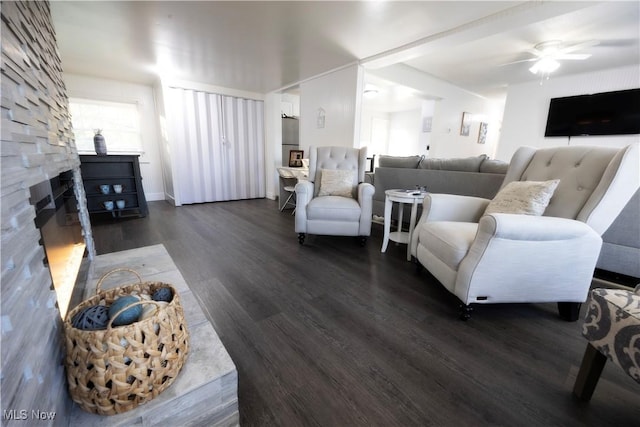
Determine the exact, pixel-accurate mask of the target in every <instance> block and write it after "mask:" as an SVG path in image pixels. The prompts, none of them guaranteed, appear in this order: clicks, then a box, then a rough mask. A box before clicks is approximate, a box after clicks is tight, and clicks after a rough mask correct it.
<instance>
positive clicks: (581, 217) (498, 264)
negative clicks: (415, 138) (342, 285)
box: [411, 143, 640, 321]
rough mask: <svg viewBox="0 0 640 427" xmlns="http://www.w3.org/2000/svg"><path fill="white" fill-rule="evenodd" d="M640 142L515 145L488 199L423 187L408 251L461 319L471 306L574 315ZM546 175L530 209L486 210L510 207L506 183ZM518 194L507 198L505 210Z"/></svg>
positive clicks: (632, 175)
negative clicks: (515, 306)
mask: <svg viewBox="0 0 640 427" xmlns="http://www.w3.org/2000/svg"><path fill="white" fill-rule="evenodd" d="M639 145H640V144H638V143H634V144H632V145H630V146H627V147H624V148H610V147H595V146H594V147H584V146H563V147H556V148H542V149H535V148H531V147H522V148H520V149H518V150H517V151H516V153H515V154H514V156H513V158H512V160H511V163H510V165H509V169H508V171H507V174H506V176H505V180H504V183H503V184H502V188H501V190H500V192H499V193H498V195H496V198H494V200H493V201H490V200H487V199H482V198H477V197H465V196H455V195H449V194H428V195H427V196H426V197H425V199H424V208H423V214H422V217H421V218H420V221H419V223H418V225H416V228H415V231H414V234H413V239H412V242H411V253H412V255H413V256H414V257H416V259H417V261H418V263H419V264H420V265H422V266H424V267H425V268H426V269H427V270H429V272H431V274H433V275H434V276H435V277H436V278H437V279H438V280H439V281H440V282H441V283H442V284H443V285H444V287H445V288H446V289H447V290H449V291H450V292H451V293H453V294H454V295H456V296H457V297H458V298H459V299H460V301H462V306H461V309H462V313H461V318H462V319H465V320H466V319H468V318H469V316H470V310H471V307H470V304H493V303H517V302H557V303H558V309H559V311H560V315H561V317H563V318H564V319H566V320H571V321H575V320H577V319H578V311H579V308H580V304H581V303H583V302H584V301H585V300H586V298H587V294H588V292H589V287H590V285H591V279H592V277H593V272H594V269H595V266H596V262H597V260H598V255H599V253H600V248H601V246H602V238H601V235H602V233H604V232H605V231H606V230H607V228H608V227H609V225H611V223H612V222H613V221H614V220H615V218H616V217H617V216H618V214H619V213H620V211H621V210H622V208H624V206H625V205H626V203H627V202H628V201H629V199H630V198H631V196H632V195H633V194H634V193H635V191H636V189H637V188H638V187H639V185H640V183H639V181H640V170H639V169H640V155H639ZM556 180H558V181H557V182H555V181H556ZM545 182H546V183H549V182H551V183H552V184H553V185H555V187H554V188H555V191H554V190H551V192H550V193H551V194H552V197H551V196H550V194H549V193H547V196H549V197H550V201H549V200H548V199H547V200H546V202H547V203H548V205H544V206H542V210H540V209H537V210H538V212H537V214H533V213H529V214H526V215H523V214H518V213H504V211H503V212H501V213H497V212H495V210H493V211H494V212H493V213H492V212H491V210H490V211H489V212H485V211H486V209H487V206H489V204H490V202H491V203H494V202H496V201H502V206H500V204H499V203H498V208H501V207H502V208H505V207H506V208H507V209H506V210H507V211H509V209H508V208H509V207H510V206H509V198H508V197H507V198H504V197H501V193H503V192H504V193H508V191H507V186H511V188H514V187H516V188H526V187H527V186H529V188H530V187H531V185H538V184H543V183H545ZM514 183H517V184H514ZM521 196H522V195H520V196H518V197H520V200H518V197H516V198H512V205H513V207H519V206H520V205H519V203H520V202H523V200H522V197H521ZM524 201H526V200H524ZM533 201H534V202H535V201H536V200H533ZM537 201H538V202H539V201H540V200H537ZM505 202H506V203H505ZM494 206H496V205H495V204H494ZM538 207H540V206H538ZM498 211H500V209H498ZM516 211H517V210H516ZM519 213H522V212H519ZM537 215H539V216H537Z"/></svg>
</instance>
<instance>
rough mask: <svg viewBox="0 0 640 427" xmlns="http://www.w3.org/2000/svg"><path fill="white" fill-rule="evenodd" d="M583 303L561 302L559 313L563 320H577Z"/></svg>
mask: <svg viewBox="0 0 640 427" xmlns="http://www.w3.org/2000/svg"><path fill="white" fill-rule="evenodd" d="M581 306H582V304H580V303H579V302H559V303H558V314H560V317H561V318H562V320H566V321H567V322H575V321H576V320H578V318H579V317H580V307H581Z"/></svg>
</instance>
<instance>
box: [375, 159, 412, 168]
mask: <svg viewBox="0 0 640 427" xmlns="http://www.w3.org/2000/svg"><path fill="white" fill-rule="evenodd" d="M422 157H423V156H406V157H398V156H380V158H379V159H378V166H379V167H381V168H409V169H415V168H417V167H418V164H419V163H420V161H421V160H422Z"/></svg>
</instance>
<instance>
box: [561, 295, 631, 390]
mask: <svg viewBox="0 0 640 427" xmlns="http://www.w3.org/2000/svg"><path fill="white" fill-rule="evenodd" d="M582 335H584V337H585V338H586V339H587V341H588V343H587V349H586V350H585V352H584V356H583V358H582V364H581V366H580V371H579V372H578V376H577V378H576V382H575V384H574V387H573V393H574V394H575V395H576V396H577V397H578V398H579V399H580V400H584V401H588V400H590V399H591V396H592V395H593V391H594V390H595V387H596V385H597V384H598V379H600V374H601V373H602V369H603V368H604V365H605V362H606V361H607V359H609V360H610V361H611V362H613V363H614V364H615V365H618V366H619V367H620V368H622V369H623V370H624V371H625V372H626V373H627V374H629V376H630V377H631V378H633V379H634V380H636V382H638V383H640V285H638V286H637V287H636V289H635V292H633V291H631V290H628V291H627V290H623V289H600V288H599V289H593V290H592V291H591V294H590V296H589V301H588V303H587V313H586V315H585V317H584V323H583V325H582Z"/></svg>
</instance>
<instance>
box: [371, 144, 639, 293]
mask: <svg viewBox="0 0 640 427" xmlns="http://www.w3.org/2000/svg"><path fill="white" fill-rule="evenodd" d="M507 168H508V163H505V162H502V161H499V160H490V159H489V158H487V156H479V157H469V158H462V159H430V158H424V157H423V156H409V157H392V156H380V159H379V167H377V168H376V169H375V172H374V173H369V174H367V175H366V177H365V181H366V182H369V183H371V184H373V185H374V186H375V193H374V195H373V214H374V216H379V217H382V216H383V215H384V192H385V190H389V189H395V188H402V189H412V188H415V186H416V185H417V186H420V187H423V186H424V187H425V188H426V190H427V191H429V192H432V193H445V194H458V195H463V196H475V197H483V198H486V199H492V198H493V197H494V196H495V195H496V193H497V192H498V190H499V189H500V186H501V185H502V181H503V180H504V177H505V174H506V171H507ZM420 208H422V207H420ZM394 209H395V206H394ZM396 214H397V212H396V213H394V215H393V217H394V218H397V215H396ZM409 216H410V211H409V206H406V207H405V212H404V218H406V219H407V220H408V219H409ZM602 239H603V245H602V250H601V252H600V258H599V259H598V264H597V268H598V269H599V270H600V271H598V272H597V274H596V276H597V277H601V278H603V279H605V280H610V281H613V282H618V283H624V284H630V283H633V282H634V280H635V279H637V278H640V192H636V194H635V196H634V197H633V198H632V199H631V200H630V201H629V203H627V205H626V207H625V208H624V209H623V210H622V212H621V213H620V215H619V216H618V218H617V219H616V220H615V221H614V222H613V224H611V227H609V229H608V230H607V231H606V232H605V233H604V234H603V235H602ZM620 275H623V276H630V277H620ZM639 283H640V281H639Z"/></svg>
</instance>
